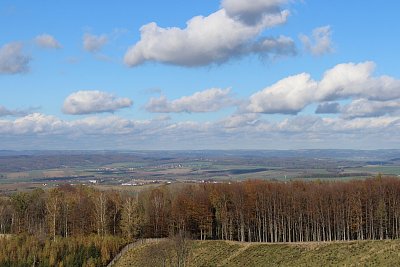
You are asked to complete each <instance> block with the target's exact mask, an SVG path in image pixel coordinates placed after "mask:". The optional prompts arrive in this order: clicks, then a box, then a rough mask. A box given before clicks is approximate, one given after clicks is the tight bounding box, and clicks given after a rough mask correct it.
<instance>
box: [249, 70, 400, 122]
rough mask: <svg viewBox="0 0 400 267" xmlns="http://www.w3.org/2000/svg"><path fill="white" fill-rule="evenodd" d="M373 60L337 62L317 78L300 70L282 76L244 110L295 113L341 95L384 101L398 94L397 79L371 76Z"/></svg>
mask: <svg viewBox="0 0 400 267" xmlns="http://www.w3.org/2000/svg"><path fill="white" fill-rule="evenodd" d="M374 69H375V64H374V63H373V62H364V63H359V64H354V63H346V64H338V65H336V66H335V67H333V68H332V69H329V70H328V71H326V72H325V73H324V75H323V78H322V79H321V80H320V81H315V80H313V79H312V78H311V76H310V74H307V73H302V74H298V75H294V76H290V77H287V78H284V79H282V80H280V81H278V82H277V83H275V84H273V85H272V86H269V87H267V88H265V89H263V90H261V91H259V92H257V93H255V94H253V95H252V96H250V102H249V104H248V106H247V108H246V109H247V111H249V112H257V113H282V114H296V113H298V112H300V111H301V110H303V109H304V108H305V107H306V106H308V105H309V104H312V103H322V102H326V101H334V100H344V99H350V98H351V99H360V98H364V99H368V100H375V101H387V100H391V99H397V98H400V80H397V79H395V78H392V77H389V76H378V77H375V76H373V72H374Z"/></svg>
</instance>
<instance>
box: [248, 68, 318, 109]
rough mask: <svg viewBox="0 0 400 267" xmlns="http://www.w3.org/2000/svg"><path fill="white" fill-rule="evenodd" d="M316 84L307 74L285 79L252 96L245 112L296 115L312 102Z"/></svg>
mask: <svg viewBox="0 0 400 267" xmlns="http://www.w3.org/2000/svg"><path fill="white" fill-rule="evenodd" d="M317 86H318V85H317V82H315V81H314V80H312V79H311V77H310V75H309V74H307V73H302V74H298V75H294V76H290V77H287V78H285V79H282V80H280V81H279V82H277V83H275V84H273V85H272V86H269V87H267V88H265V89H264V90H262V91H260V92H257V93H255V94H253V95H252V96H251V97H250V103H249V105H248V107H247V110H248V111H250V112H256V113H283V114H296V113H297V112H299V111H300V110H302V109H303V108H304V107H305V106H307V105H308V104H309V103H311V102H313V101H314V94H315V90H316V88H317Z"/></svg>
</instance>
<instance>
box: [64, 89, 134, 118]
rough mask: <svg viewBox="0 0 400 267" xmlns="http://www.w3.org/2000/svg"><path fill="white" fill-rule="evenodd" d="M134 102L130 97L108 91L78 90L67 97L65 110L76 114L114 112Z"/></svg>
mask: <svg viewBox="0 0 400 267" xmlns="http://www.w3.org/2000/svg"><path fill="white" fill-rule="evenodd" d="M132 104H133V102H132V100H130V99H129V98H118V97H116V96H115V95H112V94H109V93H106V92H101V91H78V92H75V93H73V94H71V95H69V96H68V97H67V98H66V99H65V101H64V106H63V112H64V113H66V114H74V115H80V114H91V113H101V112H114V111H116V110H118V109H122V108H127V107H130V106H132Z"/></svg>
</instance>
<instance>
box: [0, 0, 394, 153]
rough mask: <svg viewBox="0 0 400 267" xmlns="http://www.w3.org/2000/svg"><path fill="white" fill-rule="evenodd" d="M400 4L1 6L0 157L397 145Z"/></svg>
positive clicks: (275, 1)
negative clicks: (42, 152) (2, 153)
mask: <svg viewBox="0 0 400 267" xmlns="http://www.w3.org/2000/svg"><path fill="white" fill-rule="evenodd" d="M398 10H400V2H399V1H395V0H388V1H384V2H382V1H378V0H369V1H359V0H353V1H345V0H337V1H318V0H301V1H300V0H297V1H296V0H252V1H248V0H221V1H218V0H208V1H200V0H185V1H183V0H170V1H161V0H147V1H127V0H119V1H114V2H110V1H92V0H88V1H77V0H70V1H63V0H60V1H50V0H38V1H22V0H14V1H10V0H1V1H0V150H2V149H10V150H31V149H50V150H59V149H68V150H69V149H71V150H84V149H89V150H105V149H106V150H164V149H166V150H175V149H325V148H329V149H387V148H400V135H399V134H398V133H399V130H400V68H399V67H398V66H399V63H398V62H399V59H400V58H399V54H398V44H399V43H400V42H399V41H400V35H399V34H398V33H397V31H398V30H397V28H398V27H399V26H400V16H398V14H397V13H398Z"/></svg>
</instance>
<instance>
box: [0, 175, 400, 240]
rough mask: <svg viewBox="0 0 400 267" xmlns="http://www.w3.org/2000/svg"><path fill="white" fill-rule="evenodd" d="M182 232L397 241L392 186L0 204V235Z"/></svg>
mask: <svg viewBox="0 0 400 267" xmlns="http://www.w3.org/2000/svg"><path fill="white" fill-rule="evenodd" d="M182 232H184V233H187V234H188V235H190V236H191V237H192V238H193V239H200V240H206V239H219V240H237V241H246V242H253V241H255V242H307V241H336V240H364V239H371V240H373V239H395V238H399V237H400V180H399V179H397V178H382V177H380V176H379V177H377V178H374V179H367V180H353V181H347V182H339V181H329V182H321V181H316V182H305V181H290V182H272V181H260V180H251V181H244V182H232V183H218V184H194V185H166V186H162V187H157V188H153V189H150V190H146V191H143V192H140V193H139V194H136V195H127V194H123V193H121V192H117V191H100V190H96V189H93V188H91V187H85V186H69V185H63V186H59V187H57V188H54V189H50V190H47V191H43V190H35V191H32V192H30V193H27V192H25V193H17V194H15V195H12V196H11V197H2V198H0V233H2V234H21V233H25V234H29V235H35V236H39V237H43V238H45V239H51V240H56V239H57V238H60V237H77V236H89V235H97V236H109V235H113V236H120V237H124V238H126V239H127V240H134V239H137V238H161V237H168V236H174V235H176V234H177V233H182Z"/></svg>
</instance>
